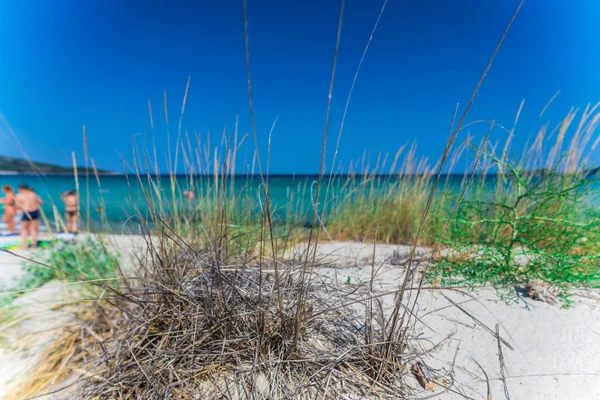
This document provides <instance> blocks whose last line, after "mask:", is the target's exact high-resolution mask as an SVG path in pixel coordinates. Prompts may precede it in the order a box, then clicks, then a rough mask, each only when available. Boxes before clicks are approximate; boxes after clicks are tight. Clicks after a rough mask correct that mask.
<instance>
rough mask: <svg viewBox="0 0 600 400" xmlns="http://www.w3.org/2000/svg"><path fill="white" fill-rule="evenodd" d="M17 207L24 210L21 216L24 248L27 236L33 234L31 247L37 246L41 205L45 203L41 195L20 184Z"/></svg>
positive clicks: (24, 247)
mask: <svg viewBox="0 0 600 400" xmlns="http://www.w3.org/2000/svg"><path fill="white" fill-rule="evenodd" d="M16 201H17V208H18V209H19V210H21V211H23V216H22V217H21V237H22V238H23V249H27V247H28V246H27V237H28V235H31V247H32V248H36V247H37V236H38V233H39V232H40V206H41V205H42V204H44V202H43V201H42V199H40V196H38V194H37V193H36V192H34V191H33V189H31V188H30V187H29V186H27V185H25V184H21V185H19V193H17V195H16Z"/></svg>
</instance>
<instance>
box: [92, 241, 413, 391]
mask: <svg viewBox="0 0 600 400" xmlns="http://www.w3.org/2000/svg"><path fill="white" fill-rule="evenodd" d="M156 240H158V239H154V242H153V241H152V240H150V239H148V243H149V245H150V246H151V247H150V251H149V252H148V256H147V257H146V259H144V260H141V261H142V262H143V265H144V274H143V277H142V278H139V279H136V280H135V284H133V283H132V284H131V286H130V287H129V288H127V289H119V290H120V291H121V294H120V295H119V296H117V297H113V298H112V299H111V300H109V301H108V302H106V303H103V304H102V305H101V306H100V307H99V308H101V309H111V310H112V311H109V312H111V313H112V312H114V310H116V309H118V310H120V311H119V314H120V316H118V317H117V318H115V319H112V324H113V325H114V330H112V333H111V334H110V335H106V332H107V330H108V326H107V325H106V320H104V319H103V320H101V321H100V320H99V321H98V326H91V330H92V331H94V332H96V336H97V338H98V339H99V340H98V341H97V343H96V344H95V345H94V346H90V347H87V348H86V349H85V351H86V353H87V355H86V359H87V360H88V364H87V365H86V366H85V368H86V369H87V370H88V371H89V373H88V374H87V375H88V379H86V380H85V384H84V385H83V386H82V388H81V390H82V396H83V397H84V398H110V399H112V398H134V399H150V398H161V399H221V398H230V399H246V398H254V399H288V398H328V399H336V398H339V399H343V398H352V397H348V396H353V395H355V396H358V397H357V398H371V397H373V398H377V397H379V396H380V397H379V398H390V399H391V398H397V396H398V393H399V392H402V391H403V390H404V389H402V387H403V386H400V384H401V379H402V376H403V375H405V371H406V368H404V365H403V357H402V352H403V351H404V350H405V347H404V346H400V345H395V346H393V349H392V352H391V354H390V356H389V357H387V360H384V358H385V357H384V352H385V351H387V346H384V345H383V344H377V343H375V341H376V340H377V339H376V338H377V337H378V336H380V337H382V339H383V338H384V337H385V335H383V334H377V333H375V334H372V335H371V339H369V335H365V334H364V333H363V332H364V330H365V321H364V314H362V313H359V312H357V310H359V309H360V308H352V307H342V308H340V307H339V302H338V301H339V297H337V296H332V295H331V294H328V293H327V292H326V290H327V288H326V287H325V286H323V287H321V286H314V285H313V286H314V287H311V288H310V289H309V290H306V286H303V285H302V282H301V279H300V278H301V274H300V271H301V269H300V268H301V267H302V265H301V264H300V263H296V262H292V261H289V262H282V261H278V262H277V268H276V269H275V268H274V267H275V264H274V263H273V262H272V261H265V260H262V261H261V260H243V259H235V258H231V259H227V258H221V259H220V260H217V259H216V257H215V253H214V251H207V250H195V249H194V247H193V245H190V244H188V243H185V244H184V243H183V241H181V240H179V243H177V244H173V243H168V240H167V239H162V240H159V241H158V243H157V242H156ZM188 246H189V247H188ZM276 271H277V272H276ZM303 290H304V294H303V296H300V293H301V291H303ZM329 290H332V288H331V287H329ZM299 298H304V305H303V306H301V307H300V309H301V310H302V316H301V319H302V324H301V332H300V336H299V339H298V340H296V339H295V328H296V321H297V319H296V318H297V315H296V310H297V308H298V306H299V305H298V301H299V300H298V299H299ZM373 325H375V324H373ZM370 329H372V330H374V331H375V332H377V329H378V328H376V327H375V326H371V327H370ZM101 330H104V333H100V331H101ZM374 338H375V339H374ZM369 340H370V341H369ZM90 375H91V376H93V378H89V376H90ZM375 393H378V395H376V394H375ZM365 396H366V397H365Z"/></svg>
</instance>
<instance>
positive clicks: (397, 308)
mask: <svg viewBox="0 0 600 400" xmlns="http://www.w3.org/2000/svg"><path fill="white" fill-rule="evenodd" d="M524 1H525V0H521V1H520V2H519V5H518V6H517V9H516V10H515V12H514V13H513V16H512V18H511V20H510V22H509V23H508V26H507V27H506V29H505V30H504V33H503V34H502V37H501V38H500V40H499V41H498V44H497V45H496V48H495V49H494V52H493V53H492V56H491V58H490V60H489V61H488V63H487V66H486V68H485V70H484V72H483V74H482V75H481V78H480V79H479V82H478V83H477V86H476V87H475V90H474V91H473V94H472V95H471V99H470V100H469V103H467V107H466V108H465V111H464V112H463V114H462V116H461V118H460V120H459V122H458V125H457V126H456V130H455V131H454V133H452V134H451V135H450V137H449V138H448V142H447V143H446V148H445V149H444V153H443V154H442V158H441V161H440V163H439V168H438V171H437V174H436V176H435V180H434V183H433V187H432V188H431V191H430V193H429V197H428V199H427V203H426V205H425V210H424V211H423V216H422V218H421V222H420V223H419V229H418V231H417V234H416V237H415V241H414V244H413V246H412V248H411V252H410V257H409V261H408V268H407V269H406V273H405V275H404V279H403V282H402V288H405V287H406V284H407V282H408V279H409V276H410V266H411V265H412V262H413V259H414V256H415V252H416V248H417V243H418V241H419V237H420V236H421V233H422V231H423V227H424V225H425V220H426V219H427V216H428V214H429V208H430V206H431V203H432V200H433V195H434V194H435V190H436V187H437V183H438V182H439V179H440V176H441V173H442V170H443V167H444V164H445V162H446V159H447V158H448V154H449V153H450V150H451V148H452V145H453V144H454V140H455V139H456V137H457V135H458V133H459V132H460V129H461V127H462V125H463V123H464V121H465V119H466V117H467V114H468V112H469V110H470V108H471V106H472V104H473V102H474V101H475V97H476V96H477V94H478V93H479V89H480V88H481V85H482V84H483V81H484V80H485V77H486V75H487V73H488V71H489V69H490V68H491V66H492V61H493V60H494V58H495V57H496V54H497V53H498V51H499V50H500V46H501V45H502V43H503V42H504V39H505V38H506V35H507V34H508V32H509V30H510V28H511V26H512V24H513V22H514V21H515V19H516V17H517V15H518V13H519V11H520V9H521V7H522V6H523V3H524ZM403 299H404V290H402V291H400V293H399V295H398V296H397V298H396V301H395V306H394V311H393V313H392V317H391V321H390V322H389V326H390V331H389V334H388V344H387V345H386V347H387V348H386V352H385V358H386V359H388V360H389V358H390V356H391V352H392V346H393V343H394V341H393V339H394V337H395V335H396V329H397V324H398V320H399V314H400V308H401V305H402V300H403ZM415 301H416V300H415Z"/></svg>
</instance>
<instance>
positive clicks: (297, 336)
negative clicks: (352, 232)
mask: <svg viewBox="0 0 600 400" xmlns="http://www.w3.org/2000/svg"><path fill="white" fill-rule="evenodd" d="M344 5H345V0H342V1H341V5H340V14H339V19H338V28H337V37H336V42H335V50H334V53H333V65H332V66H331V78H330V81H329V95H328V97H327V109H326V111H325V126H324V128H323V141H322V143H321V161H320V166H319V176H318V178H317V188H316V190H315V197H314V200H313V207H314V211H313V221H312V226H311V229H310V233H309V236H308V246H307V250H306V257H305V259H304V266H303V269H302V278H301V284H300V285H301V288H302V290H301V291H300V294H299V299H298V305H297V308H296V327H295V332H294V346H297V345H298V341H299V339H300V330H301V328H302V313H303V311H304V297H305V295H304V291H305V290H308V289H307V288H305V277H306V269H307V266H308V258H309V257H310V250H311V248H310V246H311V241H312V237H313V230H314V229H315V224H316V223H317V219H318V210H317V204H318V203H319V191H320V189H321V179H322V177H323V173H324V172H325V155H326V146H327V130H328V128H329V115H330V110H331V99H332V93H333V83H334V80H335V71H336V65H337V56H338V51H339V46H340V39H341V36H342V21H343V16H344ZM320 225H321V224H318V226H317V227H316V234H315V248H314V251H313V257H312V258H313V260H312V264H311V268H310V277H309V281H308V282H309V283H308V284H310V281H311V278H312V272H313V268H312V267H313V266H314V263H315V259H316V254H317V245H318V243H319V232H320V231H321V229H320Z"/></svg>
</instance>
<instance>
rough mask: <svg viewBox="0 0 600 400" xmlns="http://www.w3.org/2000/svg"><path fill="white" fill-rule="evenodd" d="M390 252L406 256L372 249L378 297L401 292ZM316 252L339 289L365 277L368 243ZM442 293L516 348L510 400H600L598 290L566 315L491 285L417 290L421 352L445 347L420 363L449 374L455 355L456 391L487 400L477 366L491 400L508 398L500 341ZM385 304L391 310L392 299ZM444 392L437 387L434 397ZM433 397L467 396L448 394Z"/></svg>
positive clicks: (507, 355) (581, 296) (509, 371)
mask: <svg viewBox="0 0 600 400" xmlns="http://www.w3.org/2000/svg"><path fill="white" fill-rule="evenodd" d="M301 247H302V246H300V248H301ZM300 250H302V249H300ZM394 250H399V253H401V254H404V255H405V256H407V255H408V252H409V251H410V250H409V248H408V247H406V246H400V247H399V246H392V245H378V246H377V248H376V257H375V261H376V268H377V269H378V273H377V278H376V285H375V287H374V292H376V293H377V292H379V293H381V292H385V291H392V290H396V289H398V287H399V282H400V277H401V276H403V273H404V272H405V269H404V268H402V267H399V266H393V265H390V264H389V263H386V260H389V257H390V256H391V255H392V254H393V252H394ZM419 253H420V254H423V253H425V249H419ZM317 254H318V256H317V258H318V259H320V260H323V261H324V262H329V263H332V266H331V267H329V268H327V267H323V268H320V269H319V272H320V273H321V274H322V275H324V276H330V277H331V279H332V280H337V282H338V283H342V284H343V283H344V282H346V279H347V277H348V276H349V277H350V282H351V284H361V283H365V282H368V281H369V279H370V274H371V265H372V254H373V244H362V243H352V242H327V243H323V244H320V246H319V250H318V252H317ZM333 265H335V266H333ZM442 293H443V294H444V295H446V296H447V297H449V298H450V299H452V300H453V301H454V302H455V303H458V304H459V305H460V306H461V307H462V308H463V309H464V310H465V311H467V312H468V313H469V314H471V315H472V316H474V317H475V318H477V319H478V320H479V321H480V322H481V323H483V324H484V325H486V326H487V327H489V328H491V329H492V330H495V325H496V324H499V325H500V336H501V337H503V338H504V339H505V340H507V341H508V342H509V343H510V344H511V345H512V347H514V350H512V351H511V350H510V349H508V348H507V347H505V346H502V352H503V355H504V361H505V366H506V384H507V389H508V392H509V395H510V398H511V399H513V400H514V399H563V400H570V399H573V400H588V399H589V400H592V399H595V400H597V399H600V291H597V290H585V291H575V293H576V294H574V295H573V297H572V300H573V301H574V304H573V306H572V307H571V308H569V309H561V308H559V307H555V306H551V305H549V304H546V303H542V302H538V301H533V300H531V299H529V298H522V297H521V298H519V300H518V302H517V303H516V304H511V305H508V304H507V303H506V302H505V301H503V300H501V299H500V298H499V297H498V296H497V293H496V291H495V290H494V289H493V288H490V287H486V288H482V289H478V290H477V291H476V292H470V293H468V294H466V295H465V294H461V293H458V292H455V291H449V290H443V291H441V290H438V291H424V292H422V294H421V296H420V298H419V300H418V302H417V310H418V316H419V317H420V318H421V321H422V323H417V325H416V328H417V329H418V330H419V331H421V332H422V336H421V337H420V339H422V340H420V343H421V346H422V348H423V349H424V350H426V349H430V348H432V347H433V344H434V343H440V342H442V344H441V345H440V346H439V348H438V350H437V351H435V352H430V354H429V355H427V356H425V357H423V361H424V362H425V364H426V365H428V366H430V367H432V368H444V367H445V368H447V369H450V367H451V365H452V361H453V359H454V356H455V354H457V356H456V363H455V368H454V375H455V377H456V382H457V385H456V386H457V388H458V390H460V392H461V393H462V394H463V395H465V396H467V398H473V399H486V398H487V387H486V383H485V382H484V381H482V380H481V379H479V377H483V376H484V375H483V373H482V372H481V370H480V368H479V367H478V366H477V363H479V364H480V365H481V367H483V369H484V370H485V371H486V373H487V375H488V377H489V379H490V390H491V398H492V399H494V400H495V399H504V398H505V394H504V389H503V384H502V381H501V380H500V379H499V377H500V363H499V359H498V344H497V340H496V339H495V337H494V336H493V335H492V334H490V333H489V332H488V331H487V330H486V329H485V328H483V327H482V326H480V325H479V324H478V323H477V322H475V321H474V320H473V318H471V317H469V316H468V315H466V314H465V313H464V312H463V311H461V310H459V309H458V308H456V307H454V306H453V305H452V304H451V303H450V302H449V301H448V300H446V298H444V296H443V295H442ZM382 299H383V301H384V304H386V305H388V306H391V304H393V300H394V297H393V296H392V295H389V296H385V297H383V298H382ZM448 306H449V307H448ZM363 309H364V307H363ZM359 310H360V308H359ZM436 310H438V311H436ZM457 348H458V353H456V351H457ZM475 361H476V362H477V363H476V362H475ZM414 386H415V387H417V383H416V380H415V382H414ZM455 389H456V388H455ZM443 390H444V389H443V388H441V387H439V386H438V387H437V388H436V389H435V392H436V393H440V392H442V391H443ZM426 394H427V393H425V392H424V393H423V396H426ZM438 398H442V399H464V398H465V397H464V396H462V395H459V394H457V393H451V392H448V393H444V394H442V395H441V397H438Z"/></svg>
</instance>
